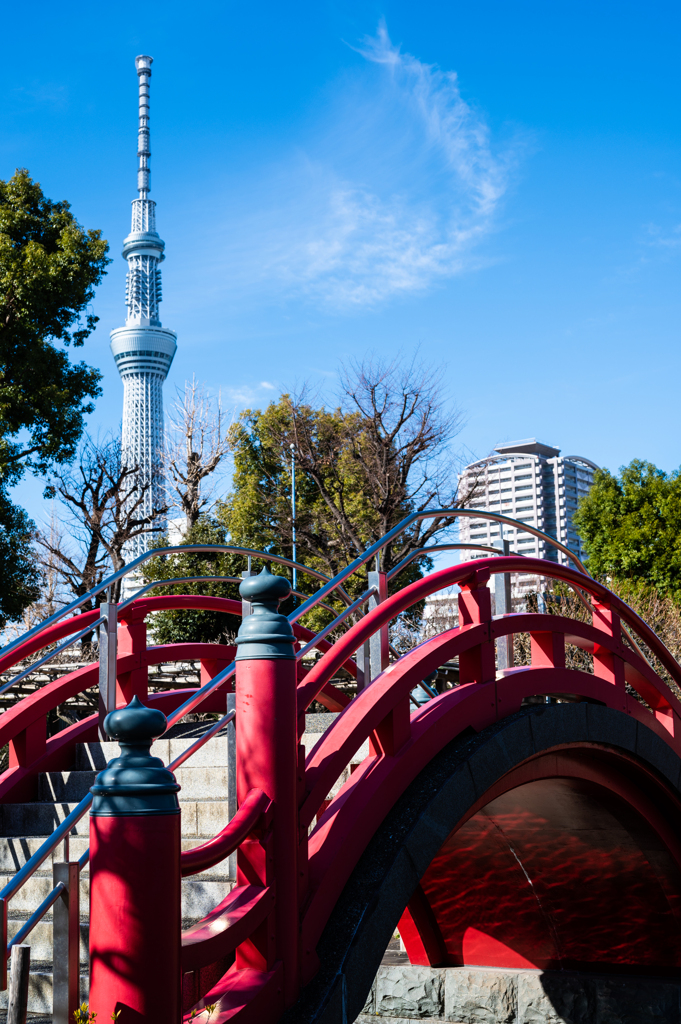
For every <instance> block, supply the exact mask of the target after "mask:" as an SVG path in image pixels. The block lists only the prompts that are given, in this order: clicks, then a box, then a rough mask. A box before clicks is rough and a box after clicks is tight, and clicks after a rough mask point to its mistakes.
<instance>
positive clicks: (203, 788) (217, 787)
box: [0, 714, 368, 1020]
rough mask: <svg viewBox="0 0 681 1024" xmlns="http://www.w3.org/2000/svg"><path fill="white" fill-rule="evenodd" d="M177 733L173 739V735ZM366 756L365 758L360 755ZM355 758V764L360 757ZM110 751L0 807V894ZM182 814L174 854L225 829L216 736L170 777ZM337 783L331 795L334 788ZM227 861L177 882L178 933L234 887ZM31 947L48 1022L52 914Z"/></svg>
mask: <svg viewBox="0 0 681 1024" xmlns="http://www.w3.org/2000/svg"><path fill="white" fill-rule="evenodd" d="M335 717H336V715H334V714H319V715H308V716H307V722H306V732H305V735H304V736H303V743H304V744H305V745H306V748H307V750H308V751H309V750H310V749H311V748H312V746H314V744H315V743H316V742H317V740H318V738H319V735H320V734H321V733H322V732H324V731H325V729H327V728H328V726H329V725H330V724H331V721H332V720H333V719H334V718H335ZM210 724H211V723H190V724H185V725H180V726H176V727H175V729H174V730H172V732H171V733H170V738H164V739H161V740H157V742H156V743H154V745H153V747H152V753H153V754H154V755H156V756H157V757H160V758H161V759H162V760H163V762H164V764H168V763H169V762H170V761H172V760H173V759H174V758H176V757H177V756H178V755H179V754H180V753H182V752H183V751H184V750H186V749H187V747H188V746H189V745H190V743H192V742H193V740H194V739H195V738H196V736H197V735H200V734H201V733H202V731H203V730H204V729H206V728H208V726H209V725H210ZM178 733H179V735H178ZM366 752H368V751H366ZM366 752H365V751H361V752H359V754H358V757H357V760H361V757H362V756H365V753H366ZM118 754H119V747H118V744H117V743H85V744H80V745H79V747H78V749H77V753H76V760H75V763H74V765H73V768H72V769H71V770H70V771H65V772H49V773H46V774H44V775H42V776H41V777H40V780H39V790H38V796H39V799H38V800H37V801H35V802H32V803H23V804H3V805H0V837H1V838H0V887H2V886H5V885H6V884H7V882H8V881H9V880H10V879H11V878H12V876H13V875H14V874H15V873H16V872H17V871H18V870H19V869H20V868H21V867H22V866H23V865H24V864H25V863H26V861H27V860H28V859H29V858H30V857H31V856H32V855H33V854H34V853H35V852H36V850H37V849H38V848H39V846H40V845H41V844H42V843H43V841H44V839H45V838H46V837H47V836H49V835H50V834H51V833H52V832H53V831H54V829H55V828H56V827H57V825H58V824H59V822H61V821H63V820H64V818H65V817H66V816H67V815H68V814H70V812H71V811H72V810H73V809H74V808H75V807H76V805H77V804H78V803H79V802H80V801H81V800H82V799H83V797H84V796H86V794H87V793H88V792H89V789H90V786H92V785H93V784H94V781H95V776H96V774H97V772H98V771H101V769H102V768H104V767H105V766H106V764H107V762H108V761H109V760H111V758H113V757H117V756H118ZM176 777H177V781H178V782H179V783H180V786H181V787H182V788H181V790H180V793H179V799H180V809H181V814H182V849H183V850H188V849H191V848H192V847H193V846H197V845H198V844H199V843H202V842H205V841H206V840H207V839H210V838H211V837H212V836H214V835H215V834H216V833H217V832H219V831H220V830H221V829H222V828H224V827H225V825H226V824H227V822H228V821H229V816H228V812H227V782H228V762H227V734H226V730H223V732H221V733H220V734H219V735H218V736H215V737H213V739H211V740H209V741H208V743H207V744H206V745H205V746H204V747H202V748H201V749H200V750H198V751H197V752H196V753H195V754H193V755H192V757H190V758H189V759H188V760H187V761H185V763H184V764H183V765H182V767H180V768H179V769H178V770H177V772H176ZM342 781H343V780H339V783H338V784H337V786H336V787H335V789H337V788H339V786H340V785H341V784H342ZM88 832H89V816H88V815H86V816H85V817H84V818H82V819H81V821H80V822H79V823H78V825H77V826H76V829H75V834H72V835H71V837H70V840H69V848H70V849H69V859H70V860H71V861H76V860H78V858H79V857H80V856H81V855H82V854H83V853H84V852H85V850H86V848H87V846H88ZM63 859H64V850H63V846H62V845H60V846H59V847H57V849H56V850H55V852H54V855H53V858H50V859H48V860H46V861H45V862H44V864H43V865H42V867H41V868H40V869H39V870H38V871H37V872H36V873H35V874H34V875H33V876H32V878H30V879H29V880H28V882H27V883H26V884H25V885H24V887H23V888H22V889H21V890H20V891H19V892H18V893H17V894H16V896H14V897H13V899H12V900H11V901H10V904H9V914H8V917H9V920H8V934H9V937H10V939H11V937H12V936H13V935H15V934H16V932H17V931H18V930H19V928H20V927H21V926H22V924H24V922H25V921H26V920H27V919H28V917H29V916H30V915H31V914H32V913H33V911H34V910H35V909H36V908H37V907H38V906H39V904H40V903H41V902H42V901H43V900H44V899H45V897H46V896H47V895H48V894H49V892H50V891H51V890H52V888H53V881H52V862H53V860H56V861H62V860H63ZM227 870H228V861H224V862H223V863H222V864H218V865H216V866H215V867H214V868H211V869H209V870H208V871H204V872H202V873H201V874H198V875H194V876H191V877H189V878H185V879H183V881H182V918H183V921H182V927H183V929H186V928H188V927H189V926H190V925H192V924H194V923H195V922H196V921H198V920H200V919H201V918H202V917H204V916H205V915H206V914H207V913H209V912H210V911H211V910H212V909H213V908H214V907H215V906H216V905H217V904H218V903H220V902H221V900H223V899H224V898H225V896H226V895H227V893H228V892H229V891H230V889H231V888H232V886H233V885H234V879H232V878H229V877H228V874H227ZM89 882H90V879H89V868H88V867H86V868H85V870H84V871H83V872H82V874H81V885H80V961H81V980H80V990H81V1001H83V1000H84V1001H87V997H88V987H89V978H88V931H89V927H88V913H89ZM26 942H27V943H29V944H30V946H31V977H30V983H29V1004H28V1007H29V1012H30V1013H31V1014H32V1015H35V1014H38V1015H41V1016H42V1017H46V1018H47V1019H48V1020H49V1019H51V1014H52V913H51V911H50V912H48V913H47V914H46V916H45V917H44V918H43V920H42V921H41V922H40V923H39V924H38V925H37V926H36V927H35V928H34V930H33V931H32V932H31V934H30V936H29V937H28V939H27V940H26ZM6 1006H7V992H3V993H0V1019H2V1016H4V1014H2V1011H4V1010H5V1009H6Z"/></svg>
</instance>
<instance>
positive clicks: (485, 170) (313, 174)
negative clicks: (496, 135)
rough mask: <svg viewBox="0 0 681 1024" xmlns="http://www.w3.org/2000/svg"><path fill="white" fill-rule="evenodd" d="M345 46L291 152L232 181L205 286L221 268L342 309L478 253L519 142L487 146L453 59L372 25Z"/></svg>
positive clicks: (450, 272) (473, 262) (451, 270)
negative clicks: (251, 177) (345, 67)
mask: <svg viewBox="0 0 681 1024" xmlns="http://www.w3.org/2000/svg"><path fill="white" fill-rule="evenodd" d="M355 49H356V50H357V52H358V53H360V54H361V55H362V57H363V58H364V64H363V65H361V66H360V67H359V68H358V69H357V70H356V74H355V77H354V78H351V79H350V80H348V79H347V78H346V79H343V80H342V81H341V82H340V83H339V84H338V86H337V90H336V95H335V96H334V98H333V100H332V101H330V102H329V105H328V108H327V109H326V111H325V112H324V116H323V117H322V118H320V119H319V121H317V123H316V125H315V126H314V129H313V130H312V131H310V132H308V134H307V135H306V137H305V138H304V139H303V140H296V141H297V146H296V150H295V152H292V153H291V155H290V156H289V158H288V160H282V161H281V162H280V163H279V164H278V165H276V166H274V167H271V168H270V169H269V170H268V171H266V172H263V175H262V178H261V179H260V180H259V181H258V182H257V187H256V186H255V185H254V184H253V183H252V182H251V186H250V187H251V189H252V192H251V194H250V195H249V196H248V197H246V199H244V197H243V196H241V197H240V199H238V200H237V198H236V197H235V196H234V195H232V199H231V202H232V204H233V205H232V212H231V214H229V215H228V222H227V223H225V222H222V223H221V224H220V225H219V226H218V225H217V224H216V226H215V231H216V233H217V232H219V233H220V235H221V237H222V239H223V250H222V251H223V256H222V259H218V260H213V263H212V267H211V273H209V274H208V276H207V277H206V276H204V280H203V285H204V287H207V288H211V287H217V286H218V282H217V279H216V276H215V275H216V274H217V273H220V274H221V280H222V282H223V283H222V287H224V281H225V280H227V281H228V283H229V285H230V286H231V288H232V289H233V290H234V291H235V292H236V291H238V292H239V293H242V294H245V293H246V292H248V290H255V291H259V292H260V293H262V292H263V291H267V292H269V294H270V295H272V296H274V295H276V294H279V295H284V296H285V297H288V298H291V297H292V298H296V297H297V298H303V299H305V300H307V301H311V302H312V303H314V304H315V305H317V306H320V307H322V308H327V309H329V308H330V309H336V310H352V309H359V308H365V307H371V306H377V305H380V304H382V303H385V302H386V301H388V300H390V299H392V298H395V297H397V296H400V295H407V294H410V293H416V292H423V291H425V290H426V289H428V288H430V287H432V286H433V285H434V284H436V283H437V282H438V281H442V280H444V279H447V278H450V277H452V276H454V275H456V274H460V273H461V272H463V271H466V270H470V269H472V268H474V267H477V266H480V265H482V264H484V263H485V262H487V261H489V257H485V256H484V254H480V251H479V245H480V243H481V242H482V241H483V239H485V238H486V237H487V236H489V234H490V233H491V232H492V231H493V230H495V228H496V225H497V222H498V218H499V212H500V207H501V204H502V201H503V198H504V195H505V193H506V192H507V190H508V187H509V182H510V180H511V177H512V173H513V169H514V166H515V164H516V162H517V158H518V153H519V150H520V148H521V147H522V143H521V142H520V141H518V140H516V141H514V142H511V143H509V144H507V145H506V146H505V147H500V146H495V145H494V144H493V143H492V140H491V137H490V131H489V128H488V126H487V124H486V122H485V120H484V118H483V116H482V115H481V114H480V113H479V112H477V111H476V110H475V109H474V108H473V107H472V106H471V105H470V104H468V103H467V102H466V101H465V100H464V99H463V98H462V96H461V92H460V89H459V82H458V79H457V75H456V73H455V72H454V71H445V70H442V69H440V68H439V67H437V66H435V65H432V64H426V63H424V62H423V61H420V60H419V59H418V58H416V57H414V56H412V55H411V54H409V53H403V52H402V51H401V50H400V48H399V47H397V46H395V45H394V44H393V43H392V42H391V40H390V37H389V35H388V31H387V28H386V27H385V25H383V24H381V25H380V26H379V28H378V31H377V34H376V36H375V37H372V38H367V39H365V40H363V42H362V44H361V45H360V46H358V47H356V48H355ZM256 204H257V209H256ZM244 209H249V210H250V213H248V214H246V215H244ZM225 238H227V239H230V240H231V241H229V242H225V241H224V239H225Z"/></svg>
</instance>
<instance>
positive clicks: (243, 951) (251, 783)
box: [236, 568, 300, 1008]
mask: <svg viewBox="0 0 681 1024" xmlns="http://www.w3.org/2000/svg"><path fill="white" fill-rule="evenodd" d="M290 590H291V587H290V584H289V582H288V580H286V579H285V578H284V577H283V576H273V575H272V574H271V573H270V572H269V570H268V569H266V568H265V569H263V571H262V572H261V573H260V575H259V576H251V577H250V578H249V579H246V580H244V582H243V583H242V584H241V586H240V588H239V591H240V593H241V596H242V598H243V599H244V600H247V601H249V602H250V604H251V606H252V614H251V615H249V616H248V617H247V618H246V619H244V620H243V622H242V624H241V628H240V630H239V635H238V637H237V640H236V642H237V645H238V653H237V655H236V713H237V717H236V720H237V729H236V772H237V798H238V800H239V803H241V801H242V800H243V799H244V797H245V796H246V794H247V793H248V791H249V790H250V789H262V790H263V791H264V792H265V793H266V794H267V796H269V797H270V799H271V800H272V801H273V803H274V816H273V821H272V828H271V832H270V833H269V834H265V835H261V836H259V837H258V838H253V839H250V840H247V841H246V842H245V843H242V845H241V846H240V847H239V851H238V854H237V884H238V885H248V884H250V885H254V884H255V885H274V887H275V899H276V902H275V907H274V910H273V912H272V914H271V915H270V917H269V918H268V919H267V920H266V921H265V922H264V923H263V925H261V927H260V928H259V929H258V930H257V931H256V933H255V934H254V935H253V936H252V937H251V938H250V939H249V940H247V941H246V942H244V943H242V944H241V945H240V946H239V947H238V948H237V952H236V966H237V970H240V969H245V968H256V969H258V970H261V971H271V970H273V969H274V968H275V965H276V964H277V963H281V965H282V967H283V972H284V991H283V993H282V1008H283V1007H286V1006H291V1005H292V1004H293V1003H294V1002H295V1000H296V997H297V995H298V991H299V987H300V980H299V974H300V967H299V964H300V938H299V924H298V881H299V879H298V813H297V769H298V763H297V761H298V739H297V733H296V724H297V711H296V661H295V654H294V647H293V645H294V636H293V631H292V629H291V625H290V623H289V621H288V619H287V618H286V617H285V616H284V615H280V614H279V612H278V607H279V602H280V601H281V600H282V599H284V598H285V597H288V595H289V593H290Z"/></svg>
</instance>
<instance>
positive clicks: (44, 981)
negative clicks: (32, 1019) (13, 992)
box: [0, 950, 90, 1019]
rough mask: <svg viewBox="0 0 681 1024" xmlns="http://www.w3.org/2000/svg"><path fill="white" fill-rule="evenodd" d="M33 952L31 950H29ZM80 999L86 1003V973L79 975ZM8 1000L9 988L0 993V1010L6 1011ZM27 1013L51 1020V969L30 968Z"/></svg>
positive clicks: (87, 983) (88, 984)
mask: <svg viewBox="0 0 681 1024" xmlns="http://www.w3.org/2000/svg"><path fill="white" fill-rule="evenodd" d="M31 952H33V950H31ZM79 987H80V999H79V1002H81V1003H87V1002H88V999H89V993H90V977H89V974H88V972H87V971H83V972H82V973H81V975H80V986H79ZM8 998H9V987H8V988H7V989H6V990H5V991H4V992H0V1010H5V1011H6V1010H7V1002H8ZM28 1011H29V1013H40V1014H45V1015H46V1016H49V1018H50V1019H51V1018H52V968H51V967H35V968H31V973H30V975H29V978H28Z"/></svg>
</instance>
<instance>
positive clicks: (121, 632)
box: [116, 605, 149, 704]
mask: <svg viewBox="0 0 681 1024" xmlns="http://www.w3.org/2000/svg"><path fill="white" fill-rule="evenodd" d="M145 614H146V613H145V611H144V610H143V609H141V608H135V606H134V605H133V606H132V607H129V608H126V609H125V610H124V611H123V612H121V614H120V617H119V622H118V654H119V655H122V654H136V655H137V656H138V658H139V667H138V668H134V669H131V670H130V671H128V672H122V673H121V674H120V675H119V676H118V679H117V686H116V703H117V704H118V703H119V702H120V701H125V702H126V703H129V702H130V701H131V700H132V698H133V697H139V699H140V700H141V701H142V703H144V701H145V700H146V699H147V696H148V693H149V668H148V666H147V659H146V653H147V623H146V621H145Z"/></svg>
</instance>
